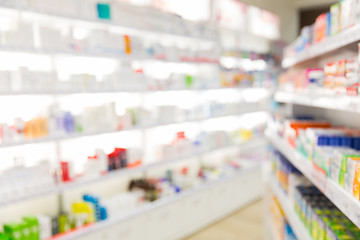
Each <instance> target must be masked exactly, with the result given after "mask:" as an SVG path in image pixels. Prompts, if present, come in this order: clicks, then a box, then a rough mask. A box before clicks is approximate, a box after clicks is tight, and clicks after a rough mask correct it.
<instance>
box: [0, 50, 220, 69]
mask: <svg viewBox="0 0 360 240" xmlns="http://www.w3.org/2000/svg"><path fill="white" fill-rule="evenodd" d="M0 52H6V53H27V54H36V55H55V56H56V55H63V56H64V55H65V56H73V57H89V58H102V59H104V58H110V59H116V60H120V61H122V62H132V61H155V62H167V63H189V64H216V65H220V61H218V60H214V59H206V60H205V59H183V60H182V59H180V58H179V59H178V58H166V57H165V58H158V57H156V56H146V55H145V54H144V55H134V54H130V55H127V54H125V53H122V52H119V51H118V52H117V50H116V49H113V50H112V51H111V52H109V51H101V50H98V51H96V50H94V51H86V50H82V51H77V50H71V49H69V50H61V49H53V50H50V49H41V48H40V49H35V48H28V47H6V46H1V47H0Z"/></svg>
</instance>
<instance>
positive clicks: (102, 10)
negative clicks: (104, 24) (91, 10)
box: [96, 3, 111, 20]
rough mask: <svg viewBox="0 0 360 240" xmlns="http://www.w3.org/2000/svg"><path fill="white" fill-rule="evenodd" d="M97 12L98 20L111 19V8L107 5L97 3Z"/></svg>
mask: <svg viewBox="0 0 360 240" xmlns="http://www.w3.org/2000/svg"><path fill="white" fill-rule="evenodd" d="M96 7H97V11H98V17H99V18H100V19H107V20H110V19H111V7H110V4H108V3H98V4H96Z"/></svg>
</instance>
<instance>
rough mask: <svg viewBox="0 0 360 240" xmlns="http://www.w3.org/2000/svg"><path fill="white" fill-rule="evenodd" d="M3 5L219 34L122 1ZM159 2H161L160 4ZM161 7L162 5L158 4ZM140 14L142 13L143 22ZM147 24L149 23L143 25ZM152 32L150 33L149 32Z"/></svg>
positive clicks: (36, 0) (26, 0)
mask: <svg viewBox="0 0 360 240" xmlns="http://www.w3.org/2000/svg"><path fill="white" fill-rule="evenodd" d="M1 4H2V6H5V7H7V6H9V7H14V8H19V9H27V8H28V9H34V10H35V11H38V12H44V13H47V14H49V15H50V14H55V15H56V16H59V17H64V18H68V17H70V18H71V17H72V18H76V19H77V18H79V19H82V20H87V21H95V20H99V19H104V20H109V21H110V20H111V23H113V24H114V25H115V24H116V25H117V24H119V25H122V26H124V27H127V28H134V29H139V30H140V31H141V30H144V31H146V30H150V31H155V32H159V33H169V34H173V35H175V36H176V35H182V36H191V37H201V38H213V39H215V38H216V33H215V31H214V30H212V29H211V28H207V26H206V24H201V23H193V22H186V21H184V19H182V18H180V17H178V16H177V15H175V14H171V13H167V12H163V11H159V10H158V9H155V8H146V7H137V6H132V5H130V4H128V3H124V1H122V0H109V1H100V0H85V1H83V0H75V1H72V0H64V1H61V3H59V2H57V1H56V0H48V1H47V0H14V1H2V2H1ZM158 5H161V4H160V3H158ZM159 7H160V6H159ZM137 16H143V18H142V19H141V21H139V20H138V18H137ZM144 23H146V24H144ZM149 35H150V34H149Z"/></svg>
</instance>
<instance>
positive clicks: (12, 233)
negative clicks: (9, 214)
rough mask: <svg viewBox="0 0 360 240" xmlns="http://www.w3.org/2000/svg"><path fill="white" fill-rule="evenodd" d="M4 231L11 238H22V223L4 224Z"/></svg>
mask: <svg viewBox="0 0 360 240" xmlns="http://www.w3.org/2000/svg"><path fill="white" fill-rule="evenodd" d="M4 232H5V234H6V235H7V236H9V238H10V239H11V240H23V239H24V234H23V225H22V224H20V223H6V224H4Z"/></svg>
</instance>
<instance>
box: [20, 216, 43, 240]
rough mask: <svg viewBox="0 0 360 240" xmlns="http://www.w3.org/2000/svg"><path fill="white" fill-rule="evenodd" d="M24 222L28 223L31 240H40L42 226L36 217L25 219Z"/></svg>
mask: <svg viewBox="0 0 360 240" xmlns="http://www.w3.org/2000/svg"><path fill="white" fill-rule="evenodd" d="M23 220H24V222H26V223H27V225H28V226H29V230H30V235H29V238H28V239H29V240H39V239H40V226H39V221H38V219H37V218H36V217H31V216H28V217H24V218H23Z"/></svg>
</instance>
